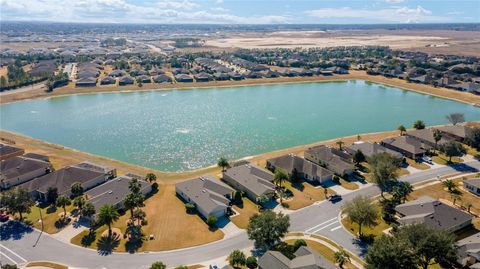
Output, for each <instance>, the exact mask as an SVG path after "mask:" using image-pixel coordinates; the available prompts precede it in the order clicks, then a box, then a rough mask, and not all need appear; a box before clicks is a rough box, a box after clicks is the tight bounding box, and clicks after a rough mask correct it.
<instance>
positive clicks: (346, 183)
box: [340, 178, 360, 190]
mask: <svg viewBox="0 0 480 269" xmlns="http://www.w3.org/2000/svg"><path fill="white" fill-rule="evenodd" d="M340 186H342V187H344V188H345V189H347V190H356V189H358V188H360V187H358V185H357V184H355V183H354V182H350V181H347V180H345V179H343V178H340Z"/></svg>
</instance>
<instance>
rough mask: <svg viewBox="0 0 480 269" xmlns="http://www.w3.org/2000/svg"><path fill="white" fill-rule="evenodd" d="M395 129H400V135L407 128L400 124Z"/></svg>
mask: <svg viewBox="0 0 480 269" xmlns="http://www.w3.org/2000/svg"><path fill="white" fill-rule="evenodd" d="M397 130H398V131H400V135H403V134H404V133H405V132H406V131H407V128H405V126H403V125H400V126H398V128H397Z"/></svg>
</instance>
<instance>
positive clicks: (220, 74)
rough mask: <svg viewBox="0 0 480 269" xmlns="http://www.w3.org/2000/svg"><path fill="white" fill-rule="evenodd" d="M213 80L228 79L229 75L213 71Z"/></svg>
mask: <svg viewBox="0 0 480 269" xmlns="http://www.w3.org/2000/svg"><path fill="white" fill-rule="evenodd" d="M213 77H214V78H215V80H230V75H229V74H228V73H215V74H213Z"/></svg>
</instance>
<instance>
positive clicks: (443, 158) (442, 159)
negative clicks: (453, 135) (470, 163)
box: [432, 152, 463, 165]
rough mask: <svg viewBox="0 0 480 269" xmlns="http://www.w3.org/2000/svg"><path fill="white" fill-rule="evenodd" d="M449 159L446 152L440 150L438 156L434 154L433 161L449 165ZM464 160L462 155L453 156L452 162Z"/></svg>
mask: <svg viewBox="0 0 480 269" xmlns="http://www.w3.org/2000/svg"><path fill="white" fill-rule="evenodd" d="M448 159H449V158H448V157H447V156H446V155H445V154H443V153H440V152H439V153H437V155H436V156H433V157H432V161H433V162H434V163H436V164H440V165H447V164H449V163H448ZM462 162H463V159H462V158H460V157H452V162H451V163H452V164H453V163H462Z"/></svg>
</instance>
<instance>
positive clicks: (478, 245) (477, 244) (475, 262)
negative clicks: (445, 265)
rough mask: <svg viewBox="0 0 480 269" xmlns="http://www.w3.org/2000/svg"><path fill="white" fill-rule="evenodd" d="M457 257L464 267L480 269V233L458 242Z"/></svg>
mask: <svg viewBox="0 0 480 269" xmlns="http://www.w3.org/2000/svg"><path fill="white" fill-rule="evenodd" d="M457 256H458V258H457V261H458V263H459V264H461V265H462V266H463V267H467V268H472V269H473V268H480V232H478V233H476V234H473V235H471V236H469V237H467V238H464V239H462V240H459V241H458V242H457ZM463 267H462V268H463Z"/></svg>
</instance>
